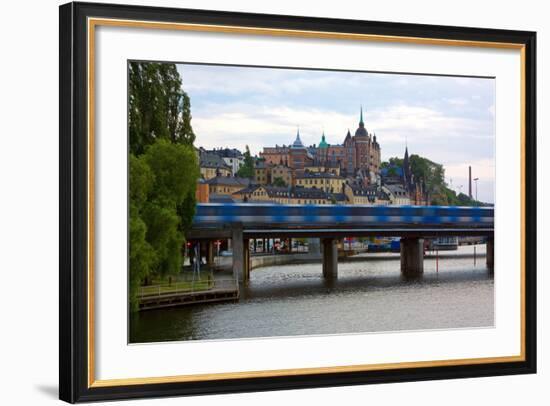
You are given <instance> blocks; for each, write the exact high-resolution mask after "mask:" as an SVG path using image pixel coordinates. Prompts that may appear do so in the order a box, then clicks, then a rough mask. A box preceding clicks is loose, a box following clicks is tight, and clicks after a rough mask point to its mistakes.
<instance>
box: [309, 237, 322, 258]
mask: <svg viewBox="0 0 550 406" xmlns="http://www.w3.org/2000/svg"><path fill="white" fill-rule="evenodd" d="M307 250H308V256H309V257H311V258H320V257H321V240H320V239H319V238H308V239H307Z"/></svg>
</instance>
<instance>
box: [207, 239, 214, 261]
mask: <svg viewBox="0 0 550 406" xmlns="http://www.w3.org/2000/svg"><path fill="white" fill-rule="evenodd" d="M206 263H207V264H208V265H209V266H212V265H214V242H213V241H208V244H207V245H206Z"/></svg>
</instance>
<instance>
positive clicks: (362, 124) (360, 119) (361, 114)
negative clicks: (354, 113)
mask: <svg viewBox="0 0 550 406" xmlns="http://www.w3.org/2000/svg"><path fill="white" fill-rule="evenodd" d="M364 126H365V122H364V121H363V105H361V113H360V115H359V127H364Z"/></svg>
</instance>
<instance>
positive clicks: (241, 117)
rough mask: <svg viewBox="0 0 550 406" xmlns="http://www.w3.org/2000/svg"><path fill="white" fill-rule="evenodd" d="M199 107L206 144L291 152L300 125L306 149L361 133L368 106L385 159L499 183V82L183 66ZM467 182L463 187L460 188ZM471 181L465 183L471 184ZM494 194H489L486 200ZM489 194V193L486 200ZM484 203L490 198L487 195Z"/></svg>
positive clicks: (198, 126) (200, 138) (195, 112)
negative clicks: (422, 160) (407, 159)
mask: <svg viewBox="0 0 550 406" xmlns="http://www.w3.org/2000/svg"><path fill="white" fill-rule="evenodd" d="M178 69H179V71H180V72H181V74H182V80H183V88H184V90H185V91H186V92H187V93H188V94H189V96H190V99H191V112H192V117H193V119H192V125H193V129H194V131H195V133H196V135H197V145H200V146H203V147H206V148H214V147H235V148H239V149H244V147H245V145H249V147H250V149H251V151H252V153H256V154H257V153H259V152H260V151H261V150H262V148H263V147H264V146H270V145H275V144H278V145H282V144H286V145H288V144H290V143H292V142H293V141H294V139H295V137H296V129H297V126H299V127H300V135H301V138H302V140H303V142H304V143H305V144H306V145H311V144H318V143H319V141H320V138H321V134H322V132H323V131H324V132H325V134H326V138H327V141H328V142H329V143H331V144H340V143H342V142H343V140H344V137H345V134H346V132H347V130H348V129H350V130H351V132H352V133H354V132H355V129H356V128H357V125H358V121H359V106H360V105H362V106H363V108H364V119H365V125H366V127H367V129H368V131H369V132H371V133H373V132H374V133H376V135H377V138H378V140H379V142H380V144H381V149H382V159H388V158H389V157H393V156H403V152H404V149H405V145H406V144H407V145H408V148H409V152H410V153H411V154H419V155H422V156H425V157H427V158H429V159H431V160H433V161H435V162H439V163H442V164H443V165H444V166H445V168H446V171H447V175H448V176H452V177H453V178H454V179H457V181H460V182H462V183H463V184H465V183H464V182H465V181H467V166H468V164H471V165H472V168H474V167H475V168H476V169H475V171H476V172H478V171H479V174H478V175H477V176H479V177H480V181H479V186H480V187H481V182H482V181H483V182H493V180H492V179H494V168H493V167H492V162H494V143H495V128H494V114H495V106H494V103H495V99H494V97H495V81H494V80H493V79H480V78H457V77H441V76H416V75H396V74H375V73H358V72H330V71H311V70H295V69H270V68H244V67H227V66H208V65H180V66H178ZM459 179H460V180H459ZM465 179H466V180H465ZM487 190H492V187H490V186H489V185H484V192H483V193H487V197H488V198H489V197H490V193H489V192H486V191H487ZM480 193H481V192H480ZM480 196H481V195H480Z"/></svg>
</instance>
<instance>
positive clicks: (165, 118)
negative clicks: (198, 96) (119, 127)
mask: <svg viewBox="0 0 550 406" xmlns="http://www.w3.org/2000/svg"><path fill="white" fill-rule="evenodd" d="M128 69H129V100H128V115H129V135H130V151H131V152H132V153H134V154H136V155H140V154H142V153H143V152H144V151H145V147H146V146H147V145H151V144H152V143H153V142H154V141H155V140H157V139H168V140H170V141H171V142H173V143H177V144H180V143H181V144H187V145H192V144H193V142H194V140H195V134H194V133H193V129H192V127H191V103H190V100H189V97H188V96H187V94H186V93H185V92H184V91H183V90H182V87H181V86H182V79H181V76H180V75H179V73H178V70H177V68H176V65H175V64H171V63H154V62H130V64H129V67H128Z"/></svg>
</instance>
